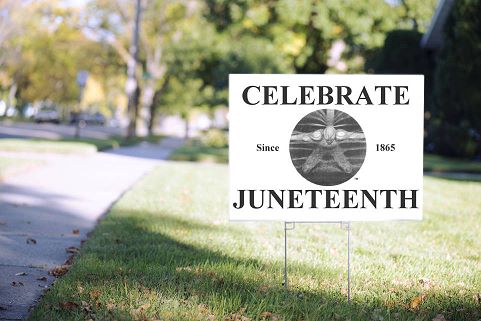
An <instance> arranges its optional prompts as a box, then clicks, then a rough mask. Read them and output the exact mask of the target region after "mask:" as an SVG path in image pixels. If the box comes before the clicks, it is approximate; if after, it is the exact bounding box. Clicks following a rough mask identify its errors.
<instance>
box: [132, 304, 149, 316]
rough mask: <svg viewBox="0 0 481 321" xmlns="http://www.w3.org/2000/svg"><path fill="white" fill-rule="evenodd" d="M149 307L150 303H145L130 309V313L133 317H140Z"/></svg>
mask: <svg viewBox="0 0 481 321" xmlns="http://www.w3.org/2000/svg"><path fill="white" fill-rule="evenodd" d="M148 308H150V304H149V303H146V304H143V305H141V306H140V307H138V308H137V309H132V310H130V315H131V316H132V317H133V318H135V319H138V318H140V317H141V316H142V315H143V314H144V313H145V310H147V309H148Z"/></svg>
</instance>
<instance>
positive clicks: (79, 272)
mask: <svg viewBox="0 0 481 321" xmlns="http://www.w3.org/2000/svg"><path fill="white" fill-rule="evenodd" d="M114 212H115V213H112V214H114V215H110V216H108V217H107V218H106V219H105V220H104V221H103V222H102V223H101V224H100V225H99V226H98V227H97V229H96V231H95V233H94V235H93V236H92V238H91V239H90V240H89V241H88V242H87V244H86V246H85V247H84V248H83V249H82V252H81V256H80V257H79V258H78V259H77V262H76V264H75V265H74V267H73V268H72V269H71V271H70V272H69V273H68V274H67V275H66V276H65V277H64V278H63V279H61V280H60V281H59V282H57V284H56V285H55V287H54V288H53V289H52V290H50V291H49V293H48V294H47V295H46V297H45V298H44V300H43V301H42V303H41V304H40V306H38V307H37V308H36V309H35V311H34V313H33V315H32V316H31V319H33V320H37V319H38V320H40V319H42V320H43V319H68V320H71V319H79V320H80V319H84V320H85V319H89V318H92V316H93V317H94V319H98V320H127V319H135V320H150V319H155V318H158V319H161V320H214V319H215V320H244V321H245V320H250V319H252V320H261V319H266V320H269V319H275V318H274V317H277V318H278V319H279V320H338V319H339V320H346V319H350V320H395V319H398V320H431V319H432V318H434V317H435V316H436V315H437V314H440V313H442V314H444V316H445V317H446V318H447V319H448V320H477V319H478V318H479V317H480V314H481V313H480V310H479V306H475V304H474V302H473V303H469V302H463V301H462V300H460V299H459V298H456V297H446V296H445V294H434V295H435V300H436V303H435V304H430V305H428V306H423V305H421V306H420V308H418V310H415V311H414V310H411V309H410V307H409V302H404V303H400V304H398V305H396V306H387V305H386V304H385V303H383V302H381V300H380V299H377V298H375V297H374V296H372V297H370V298H369V299H367V298H358V299H356V298H354V301H353V302H352V303H351V304H348V302H347V299H346V297H345V296H344V295H342V294H341V293H340V289H339V290H333V289H332V288H331V289H322V288H321V289H316V290H305V291H301V290H298V289H296V288H290V289H288V290H285V289H284V288H283V287H282V285H281V284H280V281H281V273H282V267H281V264H280V262H278V263H269V262H261V261H259V260H256V259H252V258H246V259H244V258H238V257H233V256H228V255H225V254H223V253H220V252H216V251H212V250H210V249H207V248H204V247H202V246H195V245H192V244H188V243H186V242H182V241H179V240H178V239H176V237H177V236H179V238H180V237H181V236H182V237H189V235H190V234H191V233H202V235H203V236H205V237H206V238H208V237H209V235H210V234H212V233H221V229H222V227H217V226H213V225H209V224H204V223H199V222H196V221H193V220H187V219H180V218H178V217H174V216H171V215H169V214H162V215H161V216H160V215H159V216H156V217H155V220H156V225H159V226H160V227H159V228H158V230H156V231H152V229H151V228H150V227H151V225H150V224H151V220H152V219H153V218H154V217H153V216H151V215H148V214H146V213H135V212H133V211H129V212H122V211H120V210H114ZM299 266H300V265H299ZM299 266H298V267H299ZM292 267H295V263H293V264H292V265H291V268H292ZM324 272H325V273H324ZM316 273H319V274H320V275H322V276H319V277H321V278H322V277H325V275H335V274H336V273H337V272H336V271H319V270H316ZM334 282H335V281H334ZM79 287H80V288H82V291H79V290H78V289H80V288H79ZM96 291H97V292H99V294H98V295H97V294H92V293H96ZM66 301H72V302H78V306H76V307H75V308H73V309H72V308H68V309H66V308H62V307H61V302H66ZM82 301H84V302H86V305H85V304H84V307H83V308H82V305H81V304H80V302H82ZM146 303H147V304H146ZM59 304H60V305H59ZM59 306H60V308H59ZM265 312H271V313H273V315H272V316H271V315H270V314H269V313H265ZM53 316H55V317H53ZM243 317H245V319H243Z"/></svg>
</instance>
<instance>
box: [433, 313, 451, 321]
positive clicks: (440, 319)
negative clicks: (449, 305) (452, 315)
mask: <svg viewBox="0 0 481 321" xmlns="http://www.w3.org/2000/svg"><path fill="white" fill-rule="evenodd" d="M433 321H448V320H446V318H445V317H444V315H442V314H438V315H437V316H435V317H434V319H433Z"/></svg>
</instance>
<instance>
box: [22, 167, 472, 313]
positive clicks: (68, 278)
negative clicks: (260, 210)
mask: <svg viewBox="0 0 481 321" xmlns="http://www.w3.org/2000/svg"><path fill="white" fill-rule="evenodd" d="M227 175H228V168H227V166H226V165H219V164H194V163H166V164H164V165H161V166H160V167H158V168H157V169H156V170H154V171H153V172H152V173H151V174H149V175H148V176H146V177H145V178H144V179H142V180H141V181H140V182H139V183H138V184H137V185H136V186H135V187H134V188H133V189H132V190H131V191H129V192H127V193H126V194H125V196H124V197H123V198H122V199H121V200H120V201H119V202H118V203H117V204H116V205H115V206H114V207H113V209H112V210H111V212H110V213H109V214H108V215H107V216H106V217H105V218H104V219H103V220H102V221H101V222H100V224H99V225H98V226H97V228H96V229H95V231H94V233H93V234H92V236H91V238H90V239H89V240H88V241H87V242H86V243H85V244H84V246H83V247H82V249H81V252H80V255H79V257H78V258H77V260H76V262H75V263H74V265H73V266H72V268H71V269H70V271H69V272H68V273H67V274H66V275H65V276H64V277H62V278H60V279H59V280H58V281H57V282H56V283H55V285H54V286H53V287H52V288H51V289H50V290H49V291H48V292H47V293H46V295H45V296H44V297H43V299H42V300H41V302H40V303H39V305H38V306H37V307H36V308H35V309H34V310H33V313H32V315H31V316H30V320H87V319H93V320H156V319H157V320H244V321H246V320H262V319H266V320H432V319H433V318H434V317H435V316H437V315H438V314H442V315H443V316H444V317H445V318H446V319H447V320H451V321H452V320H478V319H479V318H481V303H480V301H481V263H480V255H481V242H480V239H479V238H480V232H479V231H481V219H480V216H481V213H480V209H481V198H480V197H479V195H480V193H481V183H475V182H460V181H448V180H443V179H438V178H426V179H425V208H424V220H423V221H420V222H381V223H353V224H352V229H353V230H352V244H353V252H352V254H353V258H352V264H353V268H352V282H353V284H352V285H353V286H352V291H353V292H352V295H353V300H352V304H351V305H349V304H348V303H347V298H346V231H345V230H342V229H341V228H340V227H339V225H338V224H298V225H297V226H296V229H295V230H293V231H290V232H289V277H290V284H289V285H290V287H289V289H288V290H287V291H286V290H284V289H283V287H282V285H281V283H282V271H283V270H282V267H283V233H284V232H283V223H280V222H270V223H260V222H256V223H239V222H228V218H227V209H228V207H227V196H226V195H227V188H228V185H227V184H228V180H227Z"/></svg>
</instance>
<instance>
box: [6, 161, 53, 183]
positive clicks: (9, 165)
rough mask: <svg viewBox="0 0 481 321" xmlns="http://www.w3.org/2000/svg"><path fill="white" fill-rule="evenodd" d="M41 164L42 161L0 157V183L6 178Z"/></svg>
mask: <svg viewBox="0 0 481 321" xmlns="http://www.w3.org/2000/svg"><path fill="white" fill-rule="evenodd" d="M43 163H44V162H43V161H41V160H37V159H22V158H15V157H0V181H2V180H3V179H5V178H6V177H7V176H11V175H15V174H18V173H20V172H23V171H26V170H29V169H31V168H33V167H35V166H38V165H41V164H43Z"/></svg>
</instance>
